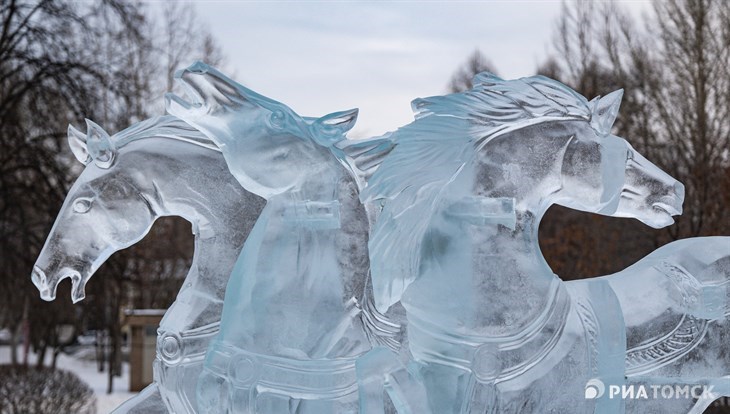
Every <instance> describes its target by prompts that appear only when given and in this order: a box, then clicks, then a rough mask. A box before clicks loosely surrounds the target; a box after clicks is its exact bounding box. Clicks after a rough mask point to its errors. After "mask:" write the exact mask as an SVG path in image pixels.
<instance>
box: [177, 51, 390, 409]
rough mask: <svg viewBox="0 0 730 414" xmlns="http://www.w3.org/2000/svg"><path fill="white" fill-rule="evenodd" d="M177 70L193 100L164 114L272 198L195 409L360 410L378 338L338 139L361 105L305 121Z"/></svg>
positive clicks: (353, 196) (361, 216)
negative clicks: (363, 369) (201, 137)
mask: <svg viewBox="0 0 730 414" xmlns="http://www.w3.org/2000/svg"><path fill="white" fill-rule="evenodd" d="M177 77H178V78H179V79H180V81H181V82H182V83H183V84H184V85H185V86H186V90H187V92H188V95H189V98H190V99H191V102H187V101H185V100H183V99H182V98H180V97H178V96H175V95H168V111H169V112H170V113H171V114H173V115H175V116H178V117H180V118H181V119H184V120H185V121H186V122H188V123H190V124H191V125H192V126H194V127H195V128H196V129H199V130H200V131H202V132H204V133H205V134H206V135H208V136H209V137H210V138H211V139H212V140H213V141H215V142H216V144H218V146H219V147H220V148H221V150H222V152H223V155H224V157H225V158H226V160H227V162H228V166H229V168H230V169H231V171H232V173H233V175H234V176H235V177H236V178H237V179H238V181H239V182H240V183H241V185H242V186H243V187H244V188H246V189H247V190H249V191H251V192H253V193H255V194H258V195H260V196H261V197H264V198H266V199H267V204H266V207H265V208H264V211H263V212H262V214H261V217H260V218H259V220H258V221H257V223H256V225H255V226H254V229H253V230H252V232H251V234H250V236H249V238H248V240H247V241H246V243H245V245H244V248H243V250H242V252H241V255H240V257H239V259H238V261H237V263H236V265H235V267H234V270H233V273H232V275H231V279H230V282H229V283H228V287H227V289H226V299H225V303H224V308H223V317H222V320H221V331H220V334H219V335H218V337H217V338H216V339H215V341H214V343H213V344H212V345H211V347H210V348H209V350H208V354H207V357H206V361H205V369H204V372H203V374H202V375H201V377H200V381H199V383H200V386H199V396H198V407H199V411H200V412H202V413H250V412H259V413H289V412H291V413H294V412H296V413H349V412H357V411H358V405H359V397H358V388H357V382H356V370H355V363H356V361H357V359H358V357H360V356H362V355H363V354H365V353H366V352H368V351H369V350H370V349H371V340H370V337H371V336H372V335H374V334H375V335H377V332H373V329H372V325H371V324H370V323H368V321H367V320H366V319H368V317H367V316H364V315H363V313H364V312H365V311H366V307H365V305H366V302H367V298H366V296H365V293H366V285H367V283H366V281H367V277H368V271H369V263H368V252H367V241H368V232H369V221H368V215H367V212H366V210H365V207H364V206H363V205H362V203H361V202H360V200H359V197H358V195H359V189H358V179H359V175H358V174H356V173H355V169H354V167H353V166H352V165H351V164H350V162H349V160H348V158H347V157H346V156H345V154H344V152H343V151H342V150H341V149H340V148H339V147H338V146H337V144H338V143H341V142H343V141H344V140H345V137H344V134H345V133H346V132H347V131H348V130H349V129H350V128H351V127H352V126H353V125H354V123H355V120H356V117H357V110H351V111H344V112H337V113H334V114H330V115H325V116H323V117H321V118H303V117H301V116H299V115H298V114H296V113H295V112H294V111H292V110H291V109H290V108H288V107H287V106H285V105H284V104H282V103H280V102H277V101H274V100H272V99H269V98H266V97H264V96H261V95H259V94H258V93H256V92H253V91H251V90H249V89H247V88H245V87H243V86H242V85H239V84H237V83H236V82H234V81H232V80H230V79H228V78H227V77H226V76H225V75H223V74H221V73H220V72H218V71H217V70H215V69H213V68H211V67H209V66H207V65H205V64H202V63H196V64H194V65H193V66H191V67H189V68H188V69H185V70H184V71H181V72H180V73H178V75H177Z"/></svg>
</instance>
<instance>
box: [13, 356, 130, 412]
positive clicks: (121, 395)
mask: <svg viewBox="0 0 730 414" xmlns="http://www.w3.org/2000/svg"><path fill="white" fill-rule="evenodd" d="M90 348H91V347H90ZM22 355H23V353H22V349H21V348H19V349H18V356H19V357H20V358H22ZM28 360H29V362H30V363H31V364H35V362H36V360H37V358H36V355H34V354H30V355H29V358H28ZM50 360H51V355H47V356H46V365H47V366H49V365H50ZM7 363H10V347H9V346H0V364H7ZM57 367H58V368H60V369H64V370H67V371H71V372H73V373H74V374H76V375H77V376H78V377H79V378H80V379H81V380H82V381H84V382H86V383H87V384H89V387H91V389H92V390H94V394H96V401H97V403H96V404H97V412H98V413H99V414H107V413H109V412H111V411H112V410H113V409H114V408H116V407H117V406H118V405H119V404H121V403H122V402H124V401H125V400H127V399H129V398H130V397H132V396H133V395H135V394H136V393H134V392H129V364H128V363H126V362H124V363H122V376H121V377H115V378H114V390H113V392H112V393H111V394H107V393H106V388H107V382H108V376H109V373H108V372H106V371H105V372H99V371H98V369H97V367H96V362H95V361H93V360H92V359H90V358H79V357H72V356H68V355H65V354H61V355H59V356H58V361H57Z"/></svg>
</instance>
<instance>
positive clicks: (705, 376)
mask: <svg viewBox="0 0 730 414" xmlns="http://www.w3.org/2000/svg"><path fill="white" fill-rule="evenodd" d="M178 77H179V78H180V79H181V82H182V83H183V85H184V86H186V87H187V91H188V94H189V96H190V102H188V101H185V100H183V99H182V98H180V97H177V96H174V95H170V96H168V110H169V111H170V112H171V113H173V114H174V115H176V116H178V117H179V118H178V117H176V116H166V117H160V118H153V119H151V120H148V121H144V122H141V123H139V124H136V125H133V126H131V127H129V128H128V129H126V130H124V131H122V132H120V133H118V134H115V135H113V136H109V135H108V134H107V133H106V132H105V131H104V130H103V129H101V127H99V126H98V125H96V124H94V123H93V122H88V126H87V128H88V131H87V133H86V134H83V133H81V132H80V131H77V130H76V129H74V128H70V129H69V144H70V146H71V148H72V150H73V152H74V154H75V155H76V157H77V158H78V159H79V161H81V162H83V163H84V164H86V168H85V169H84V171H83V173H82V174H81V176H80V177H79V179H78V180H77V182H76V183H75V184H74V186H73V187H72V189H71V190H70V192H69V195H68V196H67V199H66V201H65V202H64V205H63V207H62V209H61V212H60V213H59V216H58V218H57V220H56V223H55V224H54V227H53V229H52V230H51V234H50V235H49V237H48V240H47V242H46V245H45V246H44V248H43V250H42V252H41V254H40V257H39V259H38V261H37V263H36V266H35V267H34V270H33V275H32V279H33V282H34V283H35V284H36V286H37V287H38V289H39V290H40V291H41V296H42V297H43V298H45V299H48V300H51V299H53V298H54V297H55V291H56V287H57V285H58V283H59V282H60V281H61V280H62V279H64V278H67V277H68V278H71V280H72V284H73V289H72V297H73V300H74V301H75V302H76V301H79V300H81V299H83V297H84V285H85V284H86V282H87V281H88V280H89V278H90V277H91V275H92V274H93V273H94V271H96V269H98V267H99V266H100V265H101V264H102V263H103V262H104V261H105V260H106V259H107V258H108V257H109V256H110V255H111V254H113V253H114V252H115V251H118V250H120V249H122V248H124V247H127V246H130V245H132V244H134V243H136V242H137V241H139V240H140V239H141V238H142V237H144V235H145V234H146V233H147V232H148V231H149V228H150V226H151V225H152V223H153V222H154V220H155V219H156V218H157V217H160V216H163V215H179V216H181V217H184V218H186V219H188V220H189V221H191V223H192V224H193V228H194V233H195V234H196V250H195V256H194V260H193V265H192V267H191V269H190V272H189V274H188V275H187V278H186V280H185V283H184V285H183V288H182V289H181V291H180V293H179V295H178V298H177V300H176V302H175V304H174V305H173V306H172V307H171V308H170V310H169V311H168V313H167V314H166V316H165V318H164V319H163V321H162V323H161V325H160V329H159V331H158V333H159V337H158V359H157V360H156V362H155V384H153V385H152V386H150V387H148V388H147V389H145V391H143V392H142V393H141V394H140V395H139V396H137V397H135V398H133V399H132V400H130V401H128V402H126V403H125V404H123V405H122V406H121V407H119V408H118V409H117V411H116V412H118V413H151V412H173V413H186V412H187V413H193V412H206V413H224V412H230V413H253V412H257V413H287V412H290V413H294V412H296V413H346V412H367V413H375V412H390V411H392V410H393V409H394V408H397V409H398V412H399V413H401V414H406V413H419V414H421V413H424V414H425V413H429V412H431V413H466V412H480V413H482V412H500V413H517V412H596V413H617V412H626V411H627V412H641V413H644V412H657V413H658V412H661V413H673V412H676V413H685V412H691V413H700V412H701V411H702V410H703V409H704V408H706V407H707V406H708V405H709V404H710V403H711V402H712V401H713V400H714V399H716V398H717V397H719V396H728V395H730V376H729V374H730V360H728V359H727V358H726V357H725V355H727V353H728V350H727V345H726V342H727V338H728V337H729V336H730V324H729V323H728V322H729V321H728V315H729V314H730V307H729V306H728V297H729V295H730V292H728V286H730V283H729V281H730V238H726V237H714V238H695V239H688V240H681V241H678V242H675V243H671V244H669V245H667V246H664V247H662V248H660V249H658V250H657V251H655V252H653V253H652V254H650V255H649V256H647V257H646V258H644V259H642V260H641V261H639V262H638V263H636V264H635V265H633V266H631V267H629V268H627V269H625V270H623V271H621V272H618V273H616V274H613V275H608V276H604V277H600V278H595V279H590V280H581V281H575V282H568V283H564V282H562V281H561V280H560V279H559V278H557V276H555V275H554V274H553V273H552V271H551V270H550V269H549V267H548V266H547V264H546V262H545V260H544V259H543V257H542V255H541V252H540V249H539V246H538V243H537V230H538V227H539V222H540V219H541V218H542V216H543V214H544V213H545V211H546V210H547V209H548V207H550V205H552V204H560V205H563V206H566V207H569V208H574V209H578V210H581V211H587V212H593V213H598V214H604V215H611V216H616V217H627V218H629V217H630V218H636V219H639V220H641V221H642V222H644V223H645V224H647V225H649V226H652V227H655V228H660V227H664V226H667V225H670V224H671V223H672V222H673V219H672V216H673V215H676V214H679V213H680V212H681V206H682V200H683V197H684V190H683V187H682V185H681V184H680V183H678V182H676V180H674V179H673V178H672V177H670V176H668V175H667V174H666V173H664V172H663V171H661V170H660V169H658V168H657V167H656V166H654V165H653V164H651V163H650V162H649V161H647V160H646V159H645V158H644V157H642V156H641V154H639V153H637V152H636V151H635V150H634V149H633V148H631V146H630V145H629V144H628V143H627V142H626V141H625V140H624V139H622V138H619V137H616V136H613V135H611V134H610V129H611V126H612V124H613V121H614V119H615V117H616V115H617V113H618V107H619V103H620V98H621V92H620V91H619V92H614V93H612V94H609V95H607V96H606V97H604V98H597V99H594V100H593V101H591V102H588V101H587V100H586V99H585V98H583V97H582V96H580V95H579V94H577V93H576V92H574V91H573V90H571V89H570V88H568V87H566V86H565V85H562V84H560V83H558V82H555V81H552V80H549V79H547V78H544V77H531V78H523V79H518V80H513V81H505V80H502V79H499V78H497V77H495V76H493V75H490V74H480V75H478V76H477V77H476V78H475V80H474V82H473V84H474V87H473V89H471V90H469V91H466V92H464V93H458V94H451V95H446V96H439V97H431V98H426V99H417V100H415V101H414V103H413V105H414V108H415V110H416V120H415V121H414V122H413V123H411V124H409V125H407V126H405V127H403V128H400V129H399V130H397V131H395V132H393V133H390V134H387V135H385V136H383V137H378V138H373V139H369V140H363V141H349V140H346V139H345V133H346V132H347V131H348V130H349V129H350V128H351V127H352V125H353V124H354V122H355V118H356V114H357V112H356V111H344V112H338V113H334V114H330V115H326V116H324V117H321V118H307V117H301V116H299V115H297V114H296V113H294V112H293V111H292V110H291V109H290V108H288V107H286V106H285V105H283V104H281V103H279V102H276V101H273V100H271V99H269V98H266V97H263V96H261V95H259V94H257V93H255V92H253V91H251V90H249V89H246V88H245V87H243V86H241V85H239V84H237V83H235V82H234V81H232V80H230V79H228V78H227V77H225V76H224V75H222V74H221V73H220V72H218V71H216V70H215V69H212V68H210V67H208V66H206V65H204V64H201V63H197V64H194V65H193V66H191V67H190V68H188V69H186V70H184V71H182V72H180V73H179V74H178ZM181 119H182V120H181ZM183 121H184V122H183ZM264 203H265V207H264ZM254 222H255V225H254V224H253V223H254ZM244 241H245V245H244ZM242 246H243V247H242ZM239 251H240V254H239ZM235 257H238V260H237V261H236V262H235V265H234V261H235ZM371 266H372V269H370V267H371ZM371 270H372V278H371V277H370V276H369V275H370V273H369V272H370V271H371ZM229 275H230V279H229ZM226 283H227V286H226ZM224 290H225V302H224V303H223V302H222V299H223V297H224ZM376 308H377V309H376ZM393 308H398V309H405V310H406V312H407V313H406V318H407V321H406V320H404V321H402V322H403V325H404V326H400V325H399V323H397V322H401V321H400V320H398V321H393V320H390V319H388V317H387V316H385V315H387V312H388V311H389V309H390V310H392V309H393ZM391 316H392V315H391ZM396 316H398V315H396ZM406 322H407V331H408V336H407V338H404V337H402V332H403V329H405V326H406ZM219 327H220V329H219ZM216 334H217V336H216V337H215V339H213V338H214V336H215V335H216ZM383 345H385V346H383ZM399 347H400V348H399ZM204 352H206V353H207V354H206V356H205V361H203V353H204ZM399 352H400V353H399ZM617 385H618V386H621V385H623V386H627V385H630V386H646V387H650V386H664V385H674V386H679V387H686V386H688V385H692V386H696V385H702V386H705V387H707V389H709V390H711V391H707V392H705V393H703V394H702V395H700V396H698V397H697V398H684V399H680V398H669V399H667V398H654V399H634V400H624V399H621V398H614V399H611V398H608V397H607V396H606V395H600V394H601V392H603V391H605V388H606V387H608V386H617ZM196 387H197V389H196ZM384 392H387V393H388V395H389V396H390V400H391V401H392V402H393V406H391V405H389V403H388V402H387V400H385V399H384V397H383V393H384Z"/></svg>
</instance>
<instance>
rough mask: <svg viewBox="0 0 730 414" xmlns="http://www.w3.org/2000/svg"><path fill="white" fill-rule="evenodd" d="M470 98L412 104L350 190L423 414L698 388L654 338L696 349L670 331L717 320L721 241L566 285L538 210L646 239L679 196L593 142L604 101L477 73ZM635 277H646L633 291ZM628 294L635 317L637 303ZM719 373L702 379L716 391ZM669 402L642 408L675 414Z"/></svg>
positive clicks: (637, 158)
mask: <svg viewBox="0 0 730 414" xmlns="http://www.w3.org/2000/svg"><path fill="white" fill-rule="evenodd" d="M473 83H474V85H475V86H474V88H473V89H472V90H470V91H467V92H464V93H459V94H452V95H447V96H439V97H432V98H427V99H417V100H415V101H414V102H413V106H414V109H415V110H416V112H417V114H416V120H415V121H414V122H413V123H411V124H409V125H407V126H405V127H403V128H400V129H399V130H397V131H395V132H394V133H392V134H390V135H388V136H385V137H383V138H381V139H388V140H391V141H392V142H393V143H394V145H395V148H394V149H393V150H392V151H391V153H390V154H389V155H388V156H387V157H386V159H385V161H383V163H382V164H381V165H380V167H379V169H377V171H375V172H374V174H373V175H372V177H371V178H370V179H369V180H368V182H367V187H366V188H365V189H364V190H362V192H361V197H362V198H363V200H365V201H367V202H373V201H375V200H381V202H383V203H384V208H383V211H382V213H381V214H380V216H379V218H378V221H377V223H376V225H375V227H374V229H373V232H372V234H371V239H370V255H371V266H372V283H373V287H374V295H375V304H376V305H377V306H378V308H379V310H380V311H385V310H387V308H388V307H389V306H391V305H393V304H395V303H397V302H399V301H400V303H401V304H402V305H403V307H404V308H405V309H406V314H407V320H408V341H409V348H410V352H411V354H412V372H413V375H412V376H413V377H415V378H418V379H419V380H420V381H422V382H423V384H424V386H425V387H426V390H427V394H428V401H429V406H430V409H431V411H432V412H434V413H464V412H515V413H517V412H601V413H615V412H621V411H623V410H624V409H625V408H626V407H625V405H624V401H623V400H622V399H620V398H616V399H609V398H596V399H586V398H584V389H585V387H586V384H587V383H588V384H592V383H593V382H596V381H599V382H601V383H602V384H612V385H619V386H620V385H624V384H625V383H626V381H627V380H626V379H625V375H627V374H637V375H638V374H641V375H642V376H640V377H636V378H635V377H634V376H631V377H630V378H629V380H628V381H639V382H641V381H645V382H646V381H650V379H649V378H652V380H651V381H653V380H656V381H659V382H661V381H662V380H664V381H670V380H669V379H668V378H671V377H673V379H674V380H677V381H680V382H681V381H693V380H694V381H695V382H697V381H699V380H700V379H706V378H707V375H708V374H709V371H710V370H707V369H706V368H704V369H703V368H702V366H704V365H703V364H702V363H698V364H693V366H694V367H695V368H694V373H693V374H694V376H691V375H690V376H688V377H681V376H678V375H676V374H677V372H678V370H682V369H680V368H678V366H677V365H676V364H675V365H674V366H671V367H668V365H667V364H672V363H673V362H676V361H677V360H678V359H679V358H680V357H682V356H683V355H684V354H686V353H688V352H690V350H692V349H693V347H694V346H695V345H694V344H681V345H678V344H677V342H676V341H674V342H673V341H672V338H671V335H672V334H675V335H678V336H681V335H684V337H683V338H686V336H687V333H688V332H691V335H690V336H691V337H692V338H693V340H692V341H697V342H699V341H700V340H701V337H702V335H703V334H702V333H701V332H695V331H692V329H694V326H693V325H692V322H689V321H687V320H685V319H683V318H690V319H691V318H695V319H696V318H700V319H704V320H705V322H707V321H711V320H713V321H714V320H724V316H725V314H727V305H726V300H727V299H726V293H727V292H726V281H727V278H728V276H730V269H728V260H730V259H728V246H727V244H726V243H727V239H703V240H693V241H691V242H687V243H684V242H682V243H677V244H673V245H671V246H667V247H666V248H664V249H662V250H660V251H658V252H656V253H655V255H652V256H650V257H649V258H647V259H646V260H645V261H642V262H640V263H639V264H637V265H635V266H634V267H632V268H630V269H627V271H625V272H623V273H621V274H619V275H614V276H608V277H605V278H598V279H592V280H588V281H582V282H575V283H564V282H562V281H561V280H560V279H559V278H557V276H555V275H554V274H553V272H552V271H551V270H550V268H549V267H548V266H547V264H546V262H545V260H544V259H543V257H542V255H541V253H540V249H539V246H538V242H537V231H538V226H539V222H540V219H541V217H542V216H543V214H544V213H545V211H546V210H547V209H548V207H550V205H552V204H560V205H563V206H566V207H569V208H573V209H578V210H582V211H587V212H592V213H599V214H604V215H612V216H618V217H633V218H637V219H639V220H641V221H642V222H644V223H646V224H648V225H650V226H653V227H657V228H659V227H663V226H667V225H669V224H671V223H673V219H672V216H673V215H676V214H679V213H680V212H681V205H682V200H683V197H684V190H683V186H682V185H681V184H680V183H678V182H676V181H675V180H674V179H673V178H671V177H669V176H668V175H667V174H665V173H664V172H662V171H661V170H659V169H658V168H657V167H655V166H654V165H652V164H651V163H650V162H649V161H647V160H646V159H645V158H644V157H642V156H641V155H640V154H639V153H637V152H636V151H635V150H633V149H632V148H631V146H630V145H629V144H628V143H627V142H626V141H625V140H624V139H621V138H619V137H616V136H613V135H611V134H610V128H611V126H612V124H613V121H614V119H615V117H616V115H617V113H618V106H619V102H620V98H621V91H617V92H614V93H612V94H609V95H607V96H606V97H604V98H600V99H598V98H597V99H594V100H593V101H591V102H588V101H587V100H586V99H585V98H583V97H582V96H580V95H579V94H577V93H576V92H574V91H573V90H571V89H570V88H568V87H566V86H565V85H562V84H560V83H558V82H555V81H552V80H550V79H547V78H544V77H539V76H538V77H531V78H524V79H519V80H513V81H504V80H502V79H500V78H498V77H496V76H494V75H491V74H488V73H484V74H480V75H477V77H476V78H475V79H474V82H473ZM425 166H427V168H424V167H425ZM723 243H725V244H724V245H723ZM703 249H707V255H706V256H704V257H703V258H702V259H697V257H698V256H695V255H696V254H697V253H698V251H702V250H703ZM713 249H714V250H713ZM710 251H711V253H709V252H710ZM699 257H702V256H699ZM659 259H662V260H663V259H666V260H665V261H663V263H668V264H667V266H669V268H671V269H682V266H687V264H681V263H693V264H694V265H695V266H694V268H695V269H694V270H695V272H694V276H693V273H692V272H682V271H676V270H671V271H666V270H664V271H661V270H660V271H659V272H658V273H657V271H656V264H657V262H658V261H661V260H659ZM672 272H675V274H674V275H672ZM644 274H647V275H648V274H651V275H652V276H654V277H653V279H651V281H648V280H647V281H644V280H642V279H640V278H638V279H634V278H635V277H637V276H638V277H640V276H642V275H644ZM703 274H706V275H707V276H706V277H705V276H703ZM665 275H667V276H665ZM662 277H663V279H661V278H662ZM657 278H660V279H661V280H657ZM627 279H629V280H631V282H627ZM659 282H662V283H661V285H659V286H657V285H655V284H654V283H659ZM639 292H644V296H641V297H642V299H643V298H646V299H647V300H648V301H639V302H638V303H637V300H636V297H637V295H640V293H639ZM690 297H691V298H690ZM692 298H693V299H692ZM672 299H673V300H672ZM623 306H626V309H625V310H624V309H623ZM627 310H630V312H631V313H632V315H633V316H632V317H628V316H624V317H622V313H624V314H625V312H626V311H627ZM667 310H670V311H671V313H670V314H666V313H662V312H663V311H667ZM653 317H655V318H656V319H652V318H653ZM662 318H665V319H662ZM625 321H626V322H625ZM693 321H694V320H693ZM718 323H719V326H718V328H719V329H718V331H716V332H715V338H722V337H723V335H726V334H727V327H726V326H725V323H724V322H718ZM667 324H669V325H667ZM627 327H628V329H629V330H628V336H629V342H628V346H630V347H631V348H629V349H628V350H627V341H626V339H627ZM718 340H719V339H718ZM652 347H654V348H652ZM673 347H678V348H681V349H673ZM703 362H704V363H708V362H718V358H717V357H711V356H707V357H706V359H705V360H703ZM725 365H726V364H725V363H723V364H722V367H718V368H716V369H714V372H713V374H712V375H714V377H715V378H716V380H715V382H716V383H721V382H723V381H725V383H724V388H725V389H727V388H728V384H727V382H726V381H727V377H725V378H722V376H724V375H726V373H727V372H728V371H727V368H726V366H725ZM660 367H664V371H662V370H661V369H659V368H660ZM684 371H685V372H692V369H686V370H684ZM647 375H652V376H651V377H647ZM654 375H655V376H654ZM589 381H593V382H589ZM723 392H727V391H723ZM710 400H711V398H710ZM673 402H674V401H670V402H666V401H661V402H653V403H655V404H663V405H664V406H663V408H667V407H668V406H671V407H675V409H676V408H677V407H679V406H680V405H681V404H672V403H673ZM692 402H693V401H692V400H691V399H690V400H688V401H687V402H686V404H685V406H684V407H679V412H682V411H683V410H684V412H686V411H687V409H688V407H687V404H690V405H691V403H692ZM648 405H649V404H645V405H644V406H643V408H646V407H647V406H648ZM655 408H656V407H655ZM640 409H641V408H640ZM642 412H647V411H642ZM652 412H669V411H661V410H660V411H652Z"/></svg>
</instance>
